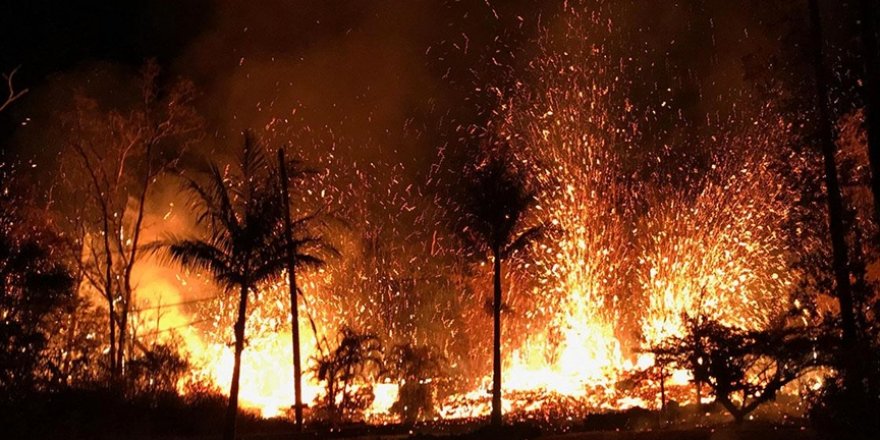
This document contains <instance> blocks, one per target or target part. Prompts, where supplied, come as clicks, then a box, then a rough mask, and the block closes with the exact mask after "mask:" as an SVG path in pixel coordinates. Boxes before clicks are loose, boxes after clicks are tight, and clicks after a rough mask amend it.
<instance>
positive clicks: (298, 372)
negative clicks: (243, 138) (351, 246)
mask: <svg viewBox="0 0 880 440" xmlns="http://www.w3.org/2000/svg"><path fill="white" fill-rule="evenodd" d="M285 164H286V162H285V160H284V148H279V149H278V168H279V170H280V178H281V182H280V183H281V199H282V201H283V209H284V231H285V238H286V239H287V278H288V279H287V281H288V286H289V288H290V335H291V339H292V343H293V391H294V396H295V401H294V404H293V405H294V406H293V413H294V419H295V421H296V431H297V432H300V431H302V428H303V405H302V360H301V359H300V349H299V304H298V302H297V297H296V293H297V288H296V249H294V248H293V235H292V234H293V231H291V228H292V226H291V223H290V195H289V194H288V193H287V187H288V185H289V184H290V182H289V181H288V180H287V166H286V165H285Z"/></svg>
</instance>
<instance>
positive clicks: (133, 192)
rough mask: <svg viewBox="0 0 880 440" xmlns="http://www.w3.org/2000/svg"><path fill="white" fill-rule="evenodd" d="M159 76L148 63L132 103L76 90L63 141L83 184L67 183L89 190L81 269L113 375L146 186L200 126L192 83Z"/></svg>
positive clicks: (82, 218) (138, 251) (122, 345)
mask: <svg viewBox="0 0 880 440" xmlns="http://www.w3.org/2000/svg"><path fill="white" fill-rule="evenodd" d="M158 76H159V67H158V65H157V64H156V63H155V62H152V61H150V62H148V63H147V64H146V65H145V66H144V68H143V70H142V85H141V90H140V95H139V100H138V103H137V105H136V106H135V107H134V108H132V109H129V110H119V109H111V110H105V109H103V108H101V106H100V104H99V103H98V102H97V101H96V100H94V99H91V98H88V97H85V96H78V97H77V99H76V108H75V110H74V111H73V112H71V113H70V114H68V115H66V121H67V126H68V129H69V140H68V144H69V146H70V150H71V151H72V152H73V153H74V154H75V156H76V157H77V158H78V161H79V163H80V164H81V166H82V168H81V170H80V171H81V174H82V175H83V177H84V178H85V183H82V182H73V184H74V185H76V186H77V187H76V188H71V190H72V191H82V192H84V193H85V194H87V195H88V198H87V203H86V204H85V205H84V206H81V207H79V208H80V209H81V212H80V215H78V216H76V217H77V219H78V223H79V224H78V227H77V229H79V231H80V233H81V234H82V241H81V245H82V252H83V253H84V255H83V256H82V274H83V277H84V278H85V279H86V281H87V283H88V284H89V285H90V286H91V287H93V288H94V289H95V290H97V291H98V292H99V293H100V294H101V295H102V296H103V297H104V299H105V300H106V301H107V306H108V320H109V327H110V328H109V336H110V337H109V343H110V348H109V361H108V367H109V370H110V376H111V380H112V381H113V382H116V380H117V379H118V378H119V376H120V375H122V374H124V365H125V359H126V357H125V356H126V352H127V350H128V349H130V348H131V347H132V346H133V345H134V344H135V341H133V340H130V338H129V334H128V325H129V308H130V307H131V304H132V302H133V296H134V294H135V286H133V284H132V273H133V270H134V268H135V266H136V263H137V262H138V261H139V259H140V257H141V256H142V247H143V244H144V243H143V231H144V229H145V224H144V221H145V218H146V216H147V210H148V203H149V197H150V190H151V188H152V185H153V184H154V183H155V182H156V180H157V178H158V177H159V176H160V175H161V174H162V173H163V172H165V171H166V170H167V169H168V168H169V167H170V166H172V165H173V163H174V162H175V160H176V158H177V157H178V155H179V154H180V153H179V152H180V151H181V150H182V149H183V148H182V147H185V146H186V144H187V143H188V142H189V141H191V140H192V139H193V137H194V136H195V134H196V133H197V131H198V130H199V127H200V122H199V118H198V117H197V115H196V112H195V108H194V106H193V100H194V97H195V92H194V89H193V87H192V84H191V83H189V82H185V81H180V82H177V83H175V84H174V85H172V86H171V87H170V88H168V89H167V90H162V89H160V87H159V83H158ZM79 185H83V186H85V187H82V186H79Z"/></svg>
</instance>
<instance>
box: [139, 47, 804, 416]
mask: <svg viewBox="0 0 880 440" xmlns="http://www.w3.org/2000/svg"><path fill="white" fill-rule="evenodd" d="M581 40H582V41H589V40H588V39H583V38H582V39H581ZM581 44H587V47H584V48H581V49H582V50H581V51H580V52H578V51H577V50H570V51H566V52H562V53H559V52H547V53H543V54H542V55H541V56H542V57H543V58H540V59H539V60H538V61H537V62H536V63H533V64H531V65H530V69H532V71H531V72H530V75H528V77H530V78H536V79H535V81H536V83H535V84H527V85H524V84H521V85H520V87H521V89H520V90H517V91H516V92H515V93H514V94H513V96H512V97H506V98H505V99H507V101H505V103H504V105H502V106H501V107H502V108H503V109H504V111H502V112H500V119H501V121H499V123H498V124H497V126H498V127H499V128H498V130H499V133H500V135H502V136H507V137H508V138H510V140H511V143H512V144H513V145H514V146H516V147H517V152H518V158H519V160H521V161H522V162H523V163H525V164H528V165H530V168H531V169H532V170H533V171H532V177H533V178H534V180H535V181H536V183H537V186H538V187H539V188H540V191H539V204H538V206H537V207H536V209H535V212H534V213H533V215H534V218H535V219H536V220H540V221H543V222H545V223H546V224H547V225H548V226H552V229H553V231H554V233H553V234H551V236H550V237H548V238H547V239H545V240H542V241H541V242H539V243H536V244H535V245H534V247H533V249H531V252H530V255H529V256H528V257H524V258H520V259H516V260H515V261H513V264H512V267H511V268H510V270H509V273H508V274H507V275H506V279H505V281H506V282H505V285H506V286H507V290H506V292H505V301H506V303H507V304H506V305H508V306H509V307H510V310H513V311H514V313H506V314H505V317H504V326H505V327H504V335H505V340H504V342H503V350H502V353H503V354H504V360H503V389H504V393H505V394H504V401H503V405H504V410H505V412H507V413H511V412H514V413H541V412H544V411H547V410H548V408H549V407H550V406H551V404H552V403H553V402H565V405H558V406H557V408H559V407H570V408H575V407H580V408H584V410H589V409H597V408H628V407H633V406H643V407H657V406H658V405H659V403H658V402H659V397H658V394H659V390H657V387H656V384H655V383H648V384H646V385H644V386H642V388H639V389H633V388H626V387H624V386H622V384H621V382H622V381H623V379H624V378H626V377H627V376H628V375H629V374H630V373H633V372H638V371H645V370H647V369H649V368H651V367H652V366H653V364H654V360H653V358H652V356H651V355H649V354H646V353H644V350H645V349H646V348H647V347H650V346H651V345H652V344H654V343H657V342H658V341H660V340H662V339H663V338H665V337H667V336H669V335H680V334H682V332H683V326H682V322H681V314H682V313H685V312H687V313H695V312H696V311H697V310H701V311H704V312H708V313H709V314H710V315H711V316H713V317H715V318H717V319H720V320H722V321H724V322H726V323H730V324H735V325H738V326H742V327H746V328H757V327H760V326H761V325H762V324H764V323H766V322H767V320H768V319H769V318H770V317H771V316H772V314H773V313H775V312H776V311H778V310H779V308H780V307H785V306H786V303H785V299H786V298H787V293H788V292H789V291H790V290H791V286H792V285H794V282H795V279H796V277H797V274H795V273H792V271H791V270H790V268H789V267H788V258H789V254H790V251H789V250H788V249H786V247H785V245H784V244H783V243H784V242H785V240H784V239H783V238H782V237H780V235H779V234H780V232H779V231H780V230H782V229H783V225H784V223H785V222H786V221H787V206H788V205H789V204H790V203H791V197H792V196H791V194H790V193H789V192H788V189H787V188H786V187H785V185H784V182H785V180H786V179H784V178H783V176H780V175H779V174H778V173H777V172H776V171H775V170H774V168H773V166H772V165H773V163H774V160H777V159H778V158H775V157H772V156H771V155H769V153H768V154H745V153H746V152H747V151H760V152H772V151H778V150H779V149H778V148H774V147H775V146H776V145H779V143H780V142H782V140H783V139H781V137H783V136H785V135H786V130H785V129H784V126H785V124H783V123H781V122H780V123H779V124H778V125H777V124H775V123H773V122H772V121H770V122H768V123H767V126H760V127H758V128H757V129H756V130H757V131H760V133H758V134H754V133H751V132H750V133H747V134H745V135H743V136H742V137H741V138H738V139H737V138H734V139H726V140H724V144H723V145H722V146H723V147H724V149H725V150H729V151H730V152H731V153H730V154H728V155H725V156H722V155H715V156H712V157H710V158H709V159H708V162H709V163H710V167H709V172H702V171H701V170H700V169H695V170H687V171H685V172H682V171H681V170H679V169H678V168H676V165H674V163H675V161H674V160H673V158H670V157H666V156H664V155H662V154H659V155H656V156H654V157H649V158H647V159H646V160H645V162H647V163H648V164H649V165H644V166H645V167H646V168H649V169H650V170H651V173H648V176H647V177H644V176H639V177H634V176H636V175H637V173H636V172H634V171H633V170H632V169H630V168H632V167H633V166H632V165H631V164H628V163H626V162H627V161H626V160H625V156H626V154H630V155H633V156H637V155H638V154H637V153H639V152H638V151H633V148H634V147H632V145H633V144H634V138H636V137H637V136H636V134H637V127H633V126H632V124H631V123H630V122H629V118H628V117H627V116H625V115H624V116H615V111H614V110H613V109H620V111H621V112H628V111H629V110H630V107H629V105H628V103H626V102H625V101H618V102H615V99H616V98H615V97H614V93H612V90H613V89H614V87H612V86H611V85H602V84H601V83H600V82H601V78H602V75H604V74H605V73H607V67H606V66H608V65H615V62H614V61H612V60H609V59H606V54H604V53H603V51H602V50H601V48H600V47H596V46H594V45H590V44H589V43H581ZM548 50H549V49H548ZM585 53H586V54H587V55H584V54H585ZM578 57H581V58H578ZM584 60H587V61H584ZM597 77H598V78H599V79H597ZM664 104H665V103H664ZM663 107H666V106H665V105H664V106H663ZM667 160H668V161H669V162H670V164H671V165H669V169H667V168H665V167H666V166H667V165H666V161H667ZM369 165H370V167H371V168H372V169H375V168H377V165H375V164H373V163H370V164H369ZM396 171H398V170H396ZM355 174H356V175H357V176H358V178H364V177H363V176H364V175H365V174H366V173H364V172H363V171H362V170H356V172H355ZM331 177H337V178H338V176H327V178H326V179H325V180H322V181H321V185H324V187H323V188H321V189H320V195H321V197H322V198H324V197H325V196H326V197H332V198H334V200H335V202H336V203H339V204H342V205H344V204H346V203H347V201H351V200H360V199H362V198H364V197H365V194H364V193H367V194H373V193H375V194H379V196H381V197H383V200H381V201H380V203H379V205H380V206H382V207H383V208H387V209H386V210H388V211H394V209H393V208H395V206H394V205H393V203H397V204H398V206H396V208H397V211H396V214H393V215H398V214H399V215H404V214H401V213H405V214H409V213H410V212H413V211H416V209H415V208H413V205H412V204H411V203H415V202H413V201H412V200H411V198H412V197H413V195H412V194H410V188H409V187H407V188H406V190H405V196H403V195H402V194H398V193H393V194H392V190H391V189H388V190H387V191H385V192H382V191H371V189H373V188H371V187H370V186H369V185H367V184H364V183H363V182H361V184H358V183H355V184H352V183H351V182H350V181H349V182H347V183H340V182H334V181H333V179H331ZM676 179H686V180H687V182H686V184H685V185H682V184H681V182H670V181H674V180H676ZM395 183H398V182H397V181H395ZM368 188H370V189H368ZM682 188H684V189H682ZM325 190H327V191H329V193H328V194H332V195H325V193H324V191H325ZM309 194H312V193H311V192H310V193H309ZM315 194H317V191H316V192H315ZM346 197H348V198H346ZM407 197H409V198H407ZM417 214H418V212H417ZM172 217H173V216H172ZM395 221H397V222H399V219H396V218H395ZM364 223H365V224H366V223H369V222H364ZM392 229H393V228H392ZM411 237H412V236H407V238H406V240H407V241H418V240H414V239H412V238H411ZM395 238H397V239H398V240H399V241H400V239H401V237H395ZM424 241H425V242H426V243H428V245H429V246H430V252H425V253H426V254H427V253H430V255H431V256H432V257H433V256H435V255H437V254H439V252H440V251H437V253H435V247H441V246H442V244H439V243H438V239H437V233H436V231H433V230H432V231H429V232H428V238H427V239H426V240H424ZM441 241H442V240H441ZM395 250H396V249H395ZM343 254H344V255H349V257H348V258H351V259H355V260H356V259H358V258H364V257H363V253H359V252H358V251H357V250H356V249H348V248H346V249H345V251H344V252H343ZM401 260H403V261H397V262H396V263H395V262H387V261H383V262H382V263H387V264H397V266H393V267H392V268H391V269H388V272H392V273H396V271H397V270H398V269H400V266H402V265H404V264H407V262H408V263H410V264H412V263H413V261H420V260H419V258H418V257H414V258H413V259H410V260H408V261H406V260H405V259H403V258H401ZM377 264H378V263H377ZM345 265H349V266H354V265H355V264H354V263H352V264H349V262H348V261H346V262H345V263H343V264H340V266H345ZM482 269H483V272H481V273H483V274H485V270H487V267H483V268H482ZM433 270H436V268H434V269H433ZM383 275H384V273H380V272H379V270H378V269H376V268H367V269H365V270H360V271H359V272H357V273H356V274H355V275H353V276H349V277H348V278H346V277H344V276H342V272H341V270H340V271H339V272H334V271H333V269H329V270H328V271H327V272H321V273H319V274H317V275H315V276H314V277H313V278H314V279H308V280H307V281H306V282H305V285H306V287H305V288H306V290H307V295H306V296H307V297H309V298H311V301H310V302H309V303H307V304H303V305H302V309H301V316H310V317H311V318H313V321H314V322H315V324H316V327H317V334H316V332H315V331H314V330H313V329H312V328H311V326H310V325H309V324H307V323H306V320H305V319H303V320H302V322H300V334H301V335H303V340H302V343H301V346H302V349H303V355H302V359H303V362H304V364H305V368H304V371H308V369H309V366H310V365H311V364H312V358H313V357H314V356H316V355H317V354H318V353H317V350H318V349H317V348H316V347H317V341H319V340H321V338H322V337H323V336H327V335H332V334H334V332H335V329H336V327H337V326H338V325H339V324H340V321H341V318H340V317H342V316H349V317H353V319H358V318H359V317H360V319H362V320H363V321H366V320H368V318H369V317H375V316H380V314H379V313H375V314H373V315H371V313H373V312H372V311H371V310H375V309H377V308H378V309H381V308H382V307H384V305H383V303H378V302H376V300H372V301H374V302H372V303H370V302H369V301H359V300H350V299H345V300H342V299H340V297H339V296H335V297H334V295H333V294H332V292H334V289H337V290H338V291H345V290H347V289H354V288H355V287H354V286H360V285H361V284H357V283H364V284H365V282H364V281H363V280H373V279H374V278H380V277H381V276H383ZM486 278H487V279H488V277H486ZM154 279H157V280H158V279H162V277H154ZM165 279H166V280H167V279H168V277H165ZM155 282H156V283H159V282H160V281H155ZM183 283H184V282H183V281H180V282H179V284H183ZM376 284H377V285H378V284H381V283H380V282H378V281H377V282H376ZM181 288H182V287H181ZM159 290H167V291H172V292H174V291H175V290H176V289H175V287H174V286H171V285H170V284H169V283H167V282H163V284H161V285H158V284H154V285H145V286H144V287H143V288H142V292H143V294H144V295H145V296H149V297H152V298H154V299H155V297H156V292H157V291H159ZM285 291H286V286H285V285H284V284H283V283H281V284H279V285H276V286H268V287H265V288H263V289H261V290H260V291H259V292H256V295H257V297H258V298H259V301H254V304H255V306H254V308H253V311H252V312H251V314H250V316H249V318H248V321H247V322H248V328H247V335H248V336H247V339H248V344H247V347H246V349H245V351H244V354H243V366H242V375H241V395H240V401H241V404H242V406H244V407H246V408H252V409H255V410H257V411H259V412H260V414H262V415H263V416H264V417H273V416H280V415H285V414H287V413H288V409H289V408H290V407H291V405H292V404H293V377H292V365H291V362H292V361H291V344H290V329H289V327H288V328H285V325H287V326H289V324H288V322H287V317H288V316H289V315H288V313H289V311H287V309H286V308H287V307H289V305H288V304H287V303H286V302H285V301H284V292H285ZM457 293H458V292H452V294H457ZM395 294H399V292H396V293H395ZM171 298H175V299H178V298H184V295H182V294H180V293H179V292H177V293H175V294H173V295H171ZM392 300H393V298H392ZM234 303H235V302H234V301H225V300H224V299H223V298H222V297H220V298H218V299H217V300H216V301H212V302H210V303H206V304H202V305H201V306H200V307H204V309H205V310H207V311H205V312H204V314H206V315H207V316H212V317H214V318H213V319H212V320H211V322H210V323H208V324H206V325H204V326H199V327H197V328H187V329H185V330H183V331H181V334H182V335H183V337H184V339H185V345H186V349H187V351H189V352H190V353H192V355H193V358H194V360H195V363H196V364H197V365H198V367H197V368H196V369H194V371H193V372H192V375H193V376H194V377H204V378H207V379H208V380H209V381H210V382H212V383H213V384H215V385H216V386H218V387H219V388H220V389H221V390H224V391H225V390H226V389H227V388H228V384H229V381H230V377H231V370H232V349H231V348H230V346H229V342H230V341H231V340H232V338H231V327H232V326H231V323H230V320H231V316H234V313H233V310H232V309H231V308H230V307H233V306H234ZM469 308H470V309H474V310H476V309H479V306H478V305H471V307H469ZM174 310H175V312H174V313H175V316H177V317H176V318H174V319H169V320H168V321H167V322H163V324H162V326H163V327H162V328H171V327H173V326H177V325H180V321H183V319H180V317H181V316H186V317H193V316H201V315H199V312H198V311H193V310H191V309H183V308H177V309H174ZM218 310H219V312H218ZM420 319H424V320H430V319H432V317H430V316H425V317H421V318H420ZM473 319H479V320H481V322H480V325H481V327H485V326H488V325H490V324H489V322H490V321H489V320H488V319H487V318H486V317H485V316H482V315H480V316H476V317H474V318H473ZM464 322H467V321H466V320H465V321H464ZM460 324H461V321H450V322H449V323H446V321H444V325H447V327H448V330H449V333H450V334H451V335H460V336H459V337H460V338H463V339H468V340H469V341H471V340H476V339H477V338H480V337H481V336H482V335H476V334H472V333H474V332H470V331H468V330H469V329H471V328H478V327H476V326H473V327H466V328H464V329H462V328H456V327H455V326H456V325H460ZM389 333H391V332H389ZM453 337H454V336H453ZM486 339H487V340H488V338H486ZM459 355H460V356H461V358H466V359H485V362H484V363H483V367H482V368H474V369H473V370H474V371H470V370H468V371H465V373H466V374H470V375H471V379H473V380H472V381H471V383H472V384H474V385H473V386H472V387H470V389H464V390H458V392H455V393H452V394H451V395H448V396H445V397H443V399H442V400H441V402H440V405H439V406H440V407H439V413H438V415H439V416H440V417H442V418H444V419H451V418H464V417H478V416H485V415H487V414H488V413H489V411H490V404H489V392H488V390H489V389H490V388H491V376H490V375H489V374H486V371H487V370H488V366H489V362H490V359H491V357H490V356H489V351H488V350H487V349H486V346H485V342H483V343H482V345H481V344H480V343H474V344H473V346H472V347H471V348H470V351H469V352H467V353H459ZM688 381H689V375H688V373H687V372H686V371H673V372H672V377H671V378H670V379H669V380H668V384H669V385H671V386H683V385H685V384H687V383H688ZM372 386H373V392H374V395H375V398H374V400H373V402H372V404H371V406H370V408H369V409H368V411H367V419H368V420H373V421H385V420H389V417H390V416H389V413H390V409H391V406H392V405H393V404H394V402H395V401H396V399H397V394H398V385H397V384H393V383H384V382H383V383H376V384H372ZM321 389H322V387H321V384H320V383H318V382H317V381H316V380H315V378H314V377H311V376H310V375H308V374H307V375H305V377H304V396H303V397H304V403H306V404H307V405H310V406H311V405H314V403H315V401H316V399H317V396H318V395H319V394H320V393H321ZM677 398H678V399H679V400H680V401H686V399H687V397H681V396H679V397H677ZM572 411H574V410H572Z"/></svg>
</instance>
